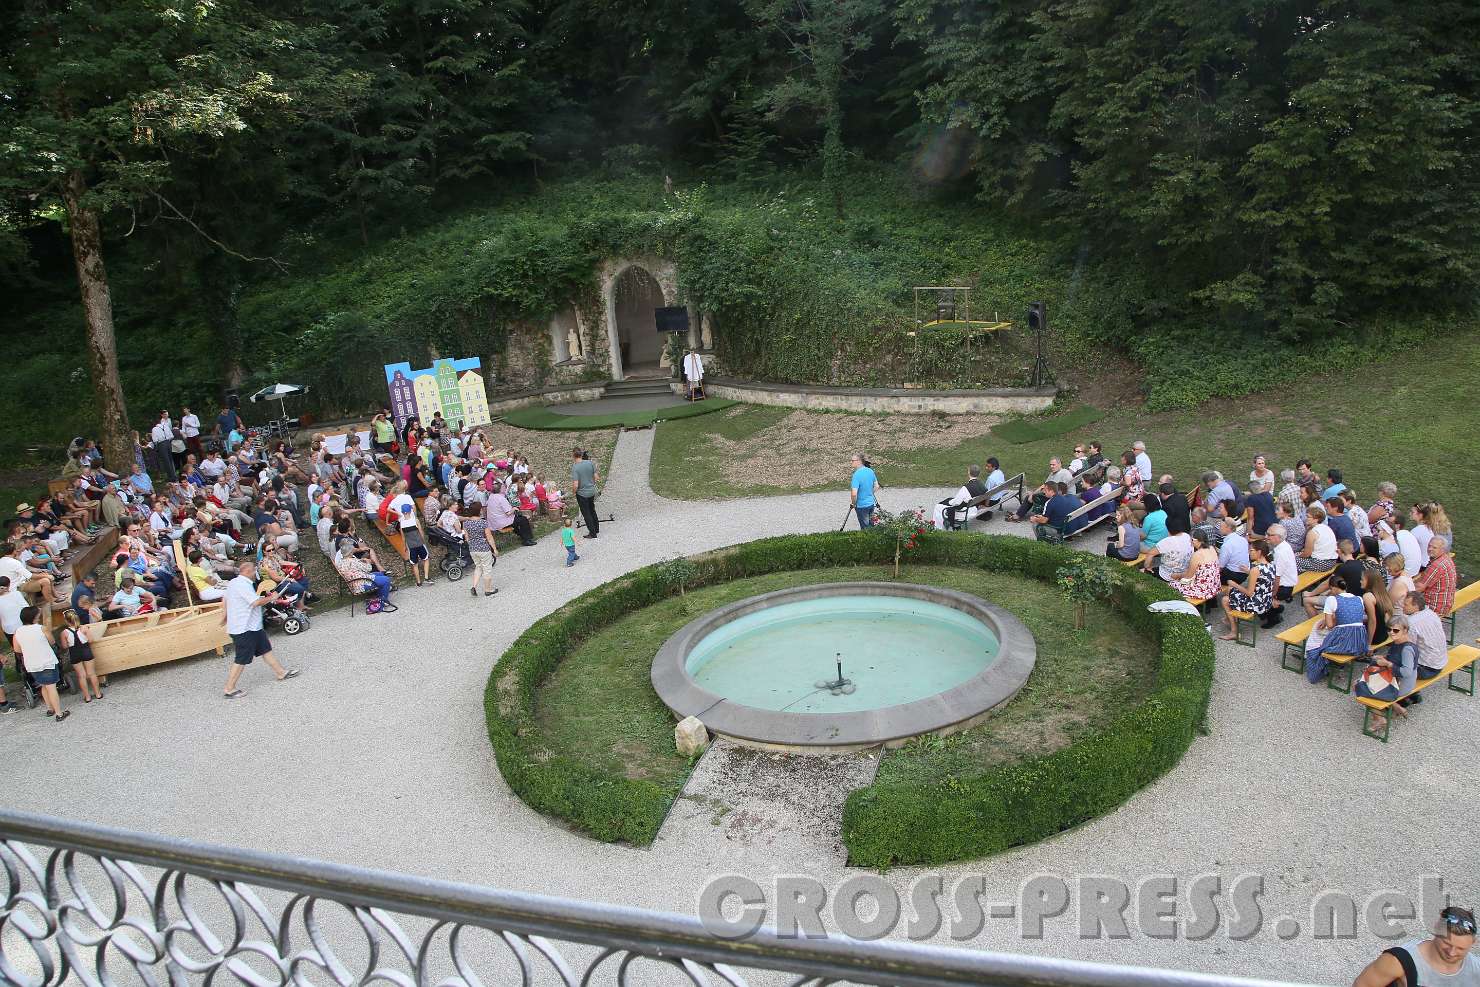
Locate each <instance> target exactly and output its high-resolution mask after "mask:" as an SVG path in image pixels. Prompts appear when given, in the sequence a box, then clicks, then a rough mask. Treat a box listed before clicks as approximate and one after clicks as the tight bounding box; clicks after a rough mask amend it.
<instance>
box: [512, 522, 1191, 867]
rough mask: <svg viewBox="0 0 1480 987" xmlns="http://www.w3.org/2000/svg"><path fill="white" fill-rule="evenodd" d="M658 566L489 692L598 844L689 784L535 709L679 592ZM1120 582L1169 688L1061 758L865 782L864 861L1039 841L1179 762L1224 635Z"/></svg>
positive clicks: (920, 554)
mask: <svg viewBox="0 0 1480 987" xmlns="http://www.w3.org/2000/svg"><path fill="white" fill-rule="evenodd" d="M1075 554H1076V553H1075V552H1073V551H1072V550H1071V549H1067V548H1063V547H1060V546H1054V545H1046V544H1040V543H1038V542H1035V541H1030V540H1028V539H1025V538H1016V537H1011V536H991V535H967V534H949V535H946V534H931V535H927V536H925V537H924V538H923V539H921V541H920V544H919V546H918V547H917V548H916V549H915V551H914V552H912V553H911V554H910V556H909V562H913V563H919V564H939V565H954V566H976V567H979V568H982V569H984V570H988V571H995V572H1007V573H1015V574H1018V575H1022V576H1026V577H1029V578H1034V579H1040V580H1045V581H1050V580H1052V579H1053V576H1054V573H1055V571H1056V570H1057V569H1058V567H1059V566H1060V565H1062V564H1063V563H1064V562H1065V561H1066V560H1067V559H1068V558H1070V557H1071V556H1073V555H1075ZM893 556H894V548H893V544H892V543H891V542H889V541H887V540H885V539H883V538H878V537H870V536H868V535H865V534H861V533H859V532H846V533H839V532H829V533H826V534H817V535H783V536H781V537H777V538H766V539H761V540H759V541H753V542H748V543H746V544H743V545H737V546H733V547H731V548H725V549H721V550H719V551H715V552H710V553H707V554H705V555H700V556H696V557H695V558H694V559H693V561H694V563H695V565H696V567H697V569H698V573H697V575H696V577H695V579H694V580H693V582H692V583H691V584H690V585H693V586H705V585H711V584H714V583H721V582H728V581H730V580H733V579H744V578H748V577H750V576H761V575H766V574H768V573H773V572H789V571H794V570H798V569H815V568H820V567H822V566H837V565H849V564H854V565H883V564H887V563H889V562H892V561H893ZM907 564H908V563H907ZM656 569H657V567H656V566H647V567H645V568H642V569H638V570H636V571H635V572H632V573H629V574H628V575H626V576H623V577H621V578H620V579H616V580H613V581H612V582H609V583H606V584H604V585H602V586H599V587H597V588H596V589H594V590H591V591H590V592H588V593H585V594H583V595H582V596H580V597H577V598H576V599H575V600H572V601H571V602H570V603H568V604H566V605H565V606H564V607H561V608H560V609H559V610H557V611H555V612H554V613H553V614H551V615H550V616H548V617H546V618H544V619H542V620H540V621H538V622H536V623H535V624H534V625H533V626H532V627H530V628H529V630H527V631H525V632H524V634H522V635H520V637H519V639H518V640H517V641H515V642H514V644H513V645H512V646H511V647H510V648H509V650H508V651H506V652H505V653H504V655H503V657H502V658H501V659H500V660H499V663H498V664H497V665H496V666H495V667H494V669H493V672H492V674H490V676H489V679H488V686H487V688H486V690H485V692H484V705H485V713H486V718H487V723H488V738H489V740H490V742H491V743H492V744H493V751H494V756H495V758H496V759H497V761H498V766H499V770H500V771H501V772H502V773H503V777H504V780H505V781H506V782H507V783H508V785H509V787H510V788H512V789H513V790H514V792H515V793H516V794H518V795H519V797H520V798H522V799H523V800H524V801H525V802H527V803H528V804H529V805H530V806H531V807H532V808H534V809H536V810H538V811H540V812H544V813H547V814H549V815H552V816H555V817H557V818H559V819H563V820H565V821H566V822H567V823H569V824H571V825H572V826H574V827H575V828H577V829H579V830H581V831H584V832H586V833H589V834H590V835H592V836H594V837H596V838H597V839H601V840H606V841H609V842H610V841H623V842H627V843H632V844H636V845H640V846H645V845H647V844H649V843H651V842H652V841H653V839H654V838H655V837H656V836H657V834H658V828H659V827H660V826H661V825H662V823H663V819H664V817H665V816H666V815H667V813H668V809H669V807H670V806H671V805H672V803H673V799H674V798H675V797H676V795H677V793H676V792H672V791H669V790H668V789H666V788H664V787H663V786H660V785H657V784H654V783H653V782H650V781H643V780H640V779H632V778H627V777H625V776H623V775H621V774H618V773H615V772H611V771H606V770H599V769H596V768H593V767H591V766H590V765H589V764H586V763H584V762H582V761H579V760H577V759H574V758H571V757H569V756H567V755H564V754H560V753H557V752H555V751H552V750H551V749H550V748H549V747H548V746H547V745H545V744H544V743H543V741H542V739H541V737H540V735H539V731H538V727H537V725H536V723H535V706H536V702H537V693H538V690H539V687H540V685H541V684H542V683H543V682H544V681H545V679H546V678H547V677H548V676H549V675H550V673H551V672H553V671H554V669H555V667H556V665H558V664H559V663H560V661H561V660H562V659H563V658H564V657H565V656H566V655H568V654H570V653H571V652H572V651H574V650H575V648H576V646H577V645H578V644H579V643H580V642H581V641H583V640H585V639H586V638H587V637H589V636H590V635H592V634H594V633H595V632H596V631H598V630H600V629H601V628H603V627H605V626H607V625H609V624H611V623H613V622H615V621H616V620H618V619H619V618H621V617H624V616H626V615H627V614H629V613H631V612H633V611H634V610H638V609H641V608H643V607H646V606H649V605H651V604H653V603H656V602H658V601H659V600H661V599H663V598H665V597H666V596H667V595H669V594H670V593H671V592H672V590H671V588H669V587H668V586H667V585H665V584H664V582H663V580H662V579H661V577H660V576H659V575H658V573H657V571H656ZM1115 569H1116V570H1121V567H1119V566H1116V567H1115ZM1115 585H1116V591H1115V596H1114V598H1113V599H1112V600H1111V605H1112V606H1113V607H1114V608H1115V609H1116V610H1118V611H1119V612H1120V613H1122V614H1123V615H1124V616H1125V617H1126V619H1127V620H1129V621H1130V622H1131V624H1132V625H1134V626H1135V627H1136V628H1137V629H1138V630H1140V631H1142V632H1143V633H1145V634H1147V635H1148V636H1149V637H1150V638H1151V639H1152V640H1153V641H1157V642H1159V644H1160V647H1161V662H1160V666H1159V670H1158V677H1157V683H1156V689H1155V691H1154V692H1153V693H1152V694H1151V695H1150V696H1148V697H1147V699H1146V700H1145V701H1144V702H1142V703H1141V704H1140V705H1138V706H1136V707H1134V708H1131V709H1128V710H1127V711H1126V712H1125V713H1124V714H1123V715H1121V716H1120V717H1118V718H1117V719H1116V720H1115V721H1114V722H1113V723H1111V724H1110V726H1109V727H1108V728H1106V729H1104V730H1101V731H1098V732H1096V733H1094V734H1091V735H1089V736H1087V737H1084V738H1082V739H1080V740H1079V741H1077V742H1075V743H1074V744H1071V745H1070V746H1068V747H1065V748H1063V749H1061V750H1058V751H1056V752H1054V753H1052V754H1048V755H1045V756H1043V757H1037V758H1030V759H1028V760H1026V761H1020V762H1018V763H1016V764H1011V765H1007V766H1004V767H1000V768H992V769H987V770H984V771H983V772H982V773H981V774H980V775H976V776H973V777H967V778H960V779H956V780H955V781H953V782H952V783H950V784H949V785H939V784H892V785H891V784H875V785H871V786H869V787H868V788H864V789H860V790H859V791H856V792H854V793H853V794H852V795H850V796H849V797H848V801H847V804H846V805H845V807H844V811H843V841H844V843H845V845H846V846H847V847H848V855H849V860H850V862H851V863H854V864H860V865H865V866H874V867H886V866H889V865H891V864H922V863H940V862H943V861H947V860H959V859H964V858H971V857H980V856H985V855H987V854H992V853H997V852H999V851H1001V850H1004V849H1007V848H1008V847H1013V846H1018V845H1021V844H1024V843H1031V842H1033V841H1035V840H1040V839H1043V838H1044V837H1046V836H1051V835H1053V834H1054V833H1058V832H1062V831H1063V830H1066V829H1069V828H1070V827H1073V826H1076V825H1078V824H1079V823H1082V822H1085V821H1087V820H1089V819H1092V818H1094V817H1095V816H1098V815H1101V814H1103V813H1105V812H1107V811H1109V810H1110V809H1112V808H1114V807H1115V806H1117V805H1120V804H1121V803H1122V802H1124V801H1125V800H1126V799H1128V798H1130V796H1131V795H1133V794H1134V793H1135V792H1136V791H1138V790H1139V789H1140V788H1142V787H1144V786H1145V785H1146V784H1148V783H1149V782H1151V781H1152V780H1154V779H1155V778H1157V777H1158V776H1159V775H1161V774H1162V773H1163V772H1165V771H1167V770H1168V769H1169V768H1171V767H1172V766H1173V765H1174V764H1176V763H1177V761H1178V760H1179V759H1180V758H1181V757H1182V754H1183V753H1184V752H1185V751H1186V750H1187V747H1188V745H1190V744H1191V743H1192V738H1193V736H1194V735H1195V734H1196V733H1197V731H1198V730H1199V729H1200V728H1201V726H1202V724H1203V720H1204V717H1205V715H1206V712H1207V704H1208V695H1209V691H1210V688H1211V684H1212V676H1213V645H1212V641H1211V640H1209V638H1208V635H1207V632H1206V631H1205V630H1204V629H1203V625H1202V622H1201V621H1200V620H1198V619H1197V618H1194V617H1191V616H1177V615H1168V616H1154V615H1152V614H1149V613H1147V611H1146V606H1147V604H1149V603H1152V602H1154V601H1156V600H1168V599H1177V598H1178V597H1177V595H1176V594H1175V593H1174V592H1172V591H1171V590H1170V589H1169V588H1168V587H1166V586H1164V585H1162V584H1161V583H1159V582H1158V581H1156V580H1153V579H1150V578H1148V577H1143V576H1139V575H1136V574H1133V573H1130V572H1125V571H1117V572H1116V573H1115Z"/></svg>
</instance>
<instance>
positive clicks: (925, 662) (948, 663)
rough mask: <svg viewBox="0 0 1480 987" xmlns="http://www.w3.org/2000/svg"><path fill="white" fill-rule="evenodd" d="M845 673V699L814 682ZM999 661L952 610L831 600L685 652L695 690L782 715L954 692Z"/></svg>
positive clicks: (982, 635) (728, 630) (741, 625)
mask: <svg viewBox="0 0 1480 987" xmlns="http://www.w3.org/2000/svg"><path fill="white" fill-rule="evenodd" d="M838 654H841V655H842V660H843V675H844V677H845V678H849V679H852V680H853V683H854V685H855V686H856V691H855V692H854V693H853V694H852V695H839V696H834V695H832V694H831V693H830V692H829V691H828V690H826V689H819V688H817V683H818V682H819V681H823V680H832V679H834V678H836V677H837V672H836V665H835V660H836V658H835V656H837V655H838ZM996 658H997V637H996V635H994V634H993V633H992V632H991V630H990V629H988V628H987V626H986V625H985V624H983V623H982V622H981V621H979V620H977V619H976V618H974V617H970V616H968V615H966V614H964V613H962V612H961V611H959V610H953V609H951V608H950V607H946V606H942V605H940V604H939V603H929V602H926V601H924V600H912V599H909V598H907V597H893V596H890V597H879V596H833V597H823V598H822V599H817V600H799V601H797V602H795V603H783V604H781V605H780V606H775V607H771V608H769V609H766V610H762V611H760V612H758V613H753V614H747V615H746V616H744V617H741V618H740V619H738V620H734V621H731V622H730V623H728V624H726V625H725V626H723V627H721V628H719V629H718V630H715V631H714V632H713V633H711V634H709V635H707V636H706V637H704V638H703V639H701V640H700V641H699V643H698V644H697V645H695V646H694V649H693V651H691V652H690V653H689V658H688V663H687V668H688V672H689V674H690V675H691V676H693V678H694V680H695V681H696V682H698V683H699V685H701V686H703V687H704V688H706V689H708V690H709V691H711V692H715V693H718V694H720V695H722V696H725V697H726V698H728V699H731V700H734V701H735V702H737V703H742V704H744V705H746V706H754V707H756V708H758V709H769V710H777V711H785V712H788V713H846V712H857V711H859V710H866V709H882V708H884V707H887V706H898V705H901V704H903V703H909V702H914V701H915V700H917V699H924V698H925V697H927V696H933V695H935V694H937V693H940V692H944V691H945V690H946V689H950V688H952V687H953V686H957V685H960V684H961V683H962V682H965V681H966V680H967V679H970V678H972V677H973V676H975V675H977V674H978V673H980V672H981V671H982V670H983V669H984V668H986V667H987V666H988V665H990V664H991V663H992V662H993V661H995V660H996Z"/></svg>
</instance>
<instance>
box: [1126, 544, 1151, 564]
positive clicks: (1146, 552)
mask: <svg viewBox="0 0 1480 987" xmlns="http://www.w3.org/2000/svg"><path fill="white" fill-rule="evenodd" d="M1149 558H1151V549H1149V548H1143V549H1141V554H1140V555H1137V556H1136V557H1135V558H1133V559H1121V561H1120V564H1121V565H1123V566H1135V567H1136V568H1138V569H1139V568H1140V567H1141V566H1143V565H1145V564H1146V560H1147V559H1149Z"/></svg>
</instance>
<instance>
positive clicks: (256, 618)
mask: <svg viewBox="0 0 1480 987" xmlns="http://www.w3.org/2000/svg"><path fill="white" fill-rule="evenodd" d="M256 578H257V563H256V562H254V561H252V560H251V559H244V560H243V561H242V563H241V566H240V568H238V569H237V572H236V578H235V579H233V580H232V581H231V582H229V583H227V584H226V609H225V612H224V613H223V614H222V615H221V622H222V623H223V624H225V625H226V633H228V634H230V635H231V643H232V645H233V646H234V647H235V649H236V655H235V656H234V657H233V658H232V661H231V673H230V674H229V675H227V676H226V690H225V692H224V693H222V695H224V696H225V698H227V699H240V698H241V697H242V696H245V695H246V693H245V692H243V691H242V690H241V689H238V688H237V687H236V683H237V680H238V679H240V678H241V677H242V669H243V668H246V667H247V666H248V665H250V664H252V659H253V658H256V657H258V656H259V655H260V656H261V657H262V660H263V661H265V662H267V667H268V668H270V669H272V674H273V675H275V676H277V680H278V681H279V682H281V681H283V680H284V679H291V678H293V677H294V676H295V675H297V674H298V669H296V668H284V667H283V666H282V665H279V664H278V661H277V659H276V658H274V657H273V656H272V644H271V642H269V641H268V640H267V631H265V630H263V629H262V607H263V605H264V604H267V603H271V602H272V601H273V600H275V599H277V598H278V596H279V595H280V594H279V593H277V592H273V593H258V592H257V586H256V583H255V582H254V580H255V579H256Z"/></svg>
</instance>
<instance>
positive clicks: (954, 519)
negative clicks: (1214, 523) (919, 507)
mask: <svg viewBox="0 0 1480 987" xmlns="http://www.w3.org/2000/svg"><path fill="white" fill-rule="evenodd" d="M1026 481H1027V477H1026V476H1025V475H1024V474H1022V473H1019V474H1018V475H1017V476H1014V477H1012V478H1011V479H1008V480H1005V481H1003V482H1002V483H999V484H997V485H996V486H995V487H993V488H991V489H990V490H988V491H987V492H986V493H984V494H982V495H981V496H980V497H973V498H972V499H971V500H968V501H967V502H966V503H964V504H957V505H956V506H955V507H954V508H952V509H951V510H948V511H946V513H945V515H944V517H943V520H944V522H945V530H946V531H965V530H966V525H967V523H968V522H970V521H971V518H972V514H971V512H972V511H973V510H976V511H978V512H980V511H981V508H982V505H983V504H989V505H991V506H990V507H989V508H988V510H996V509H998V508H1000V507H1001V506H1002V505H1003V504H1005V503H1007V501H1009V500H1011V499H1012V498H1014V497H1016V498H1017V500H1018V503H1022V501H1023V486H1024V484H1025V483H1026ZM1014 488H1015V489H1014ZM1007 490H1010V491H1012V493H1009V494H1006V495H1002V494H1003V491H1007ZM994 498H995V499H994ZM505 530H507V529H505Z"/></svg>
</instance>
